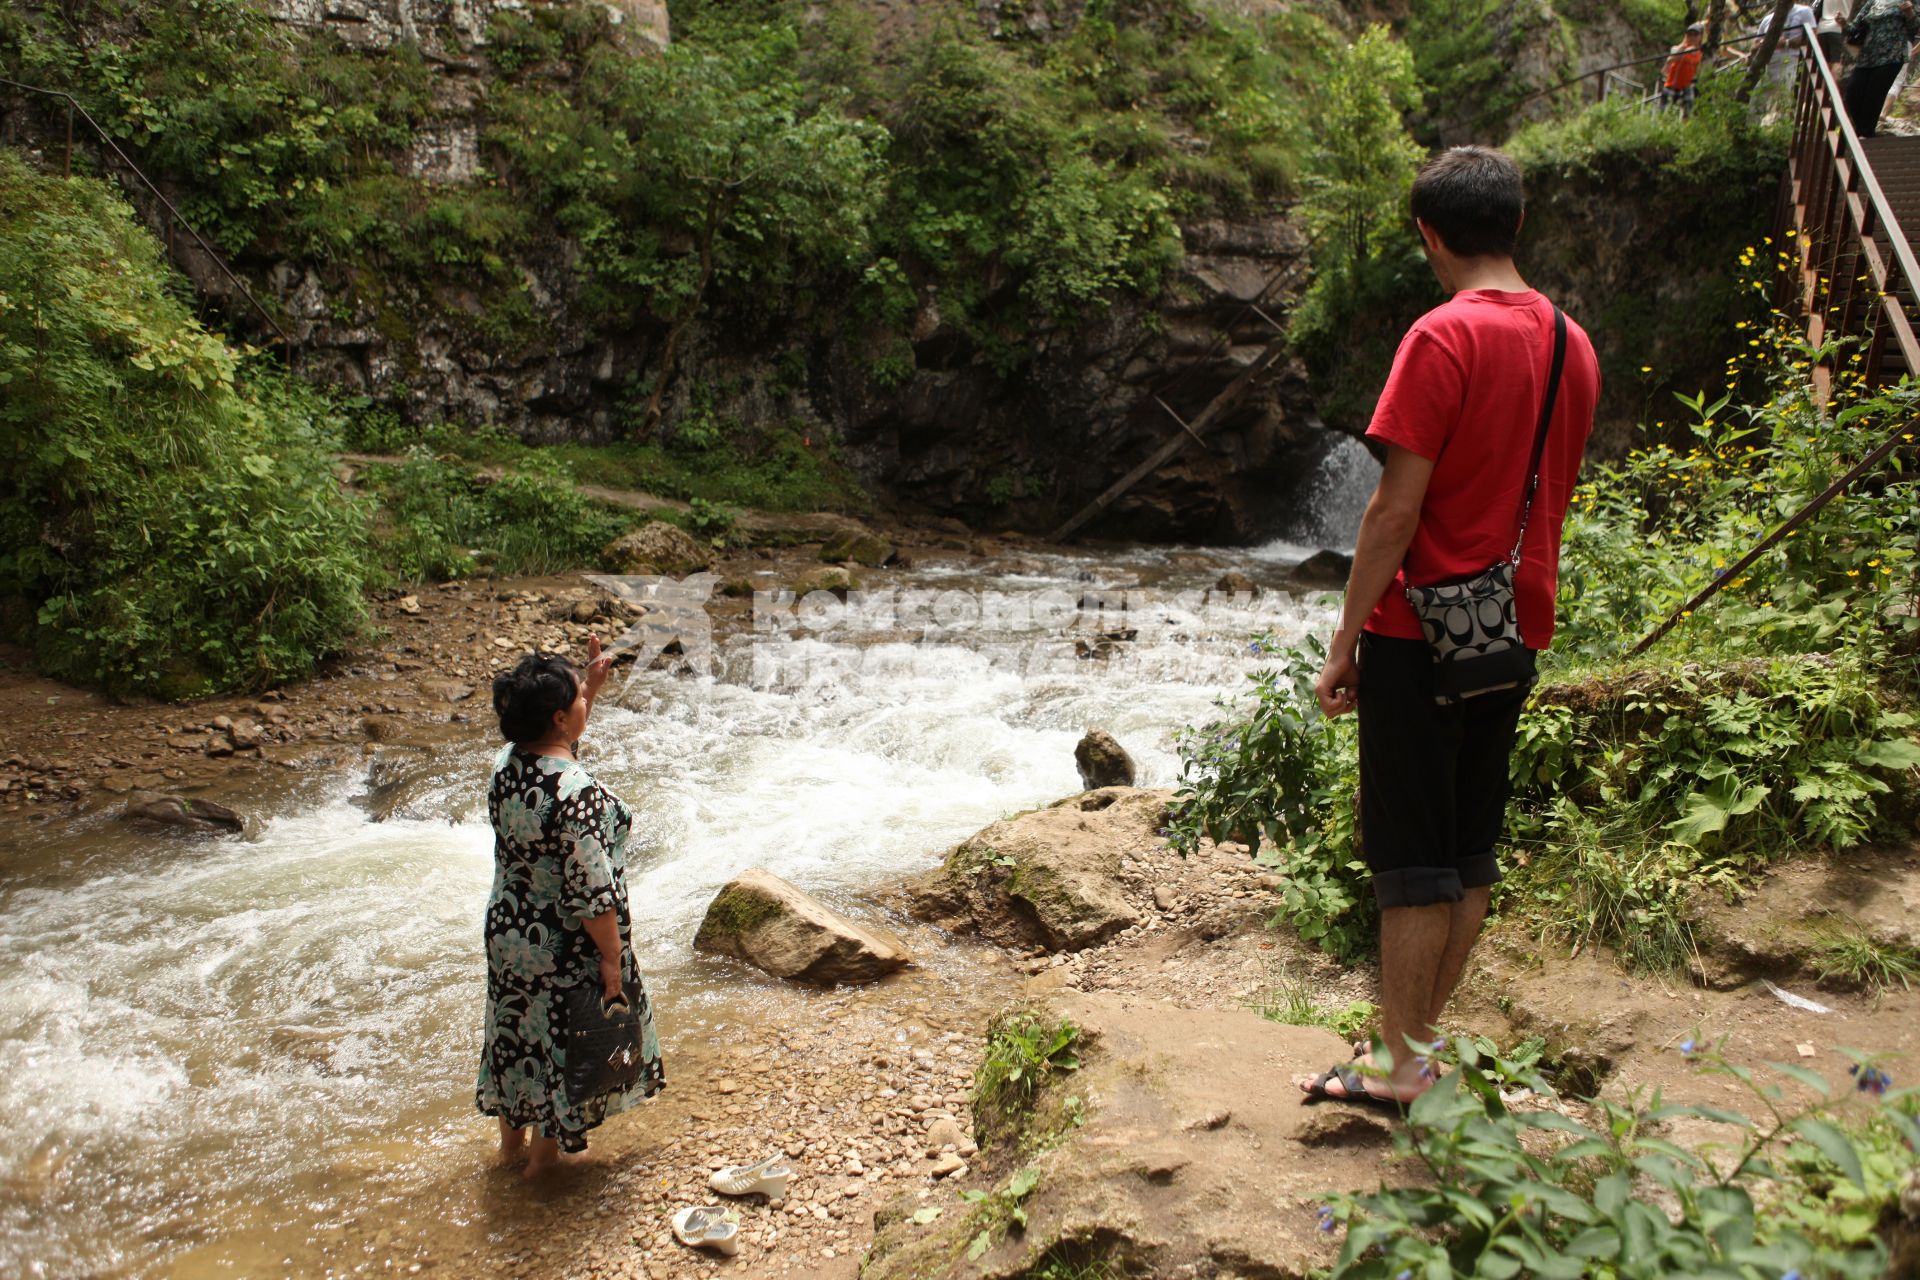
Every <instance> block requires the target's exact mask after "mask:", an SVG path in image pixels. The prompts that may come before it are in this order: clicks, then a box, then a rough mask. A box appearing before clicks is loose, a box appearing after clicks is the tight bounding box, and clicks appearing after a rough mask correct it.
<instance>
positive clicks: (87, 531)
mask: <svg viewBox="0 0 1920 1280" xmlns="http://www.w3.org/2000/svg"><path fill="white" fill-rule="evenodd" d="M169 276H170V273H169V272H168V270H167V269H166V267H165V266H164V264H163V263H162V262H161V260H160V256H159V251H158V247H157V245H156V244H155V242H154V240H153V238H152V237H151V236H149V235H148V234H146V232H145V231H144V230H142V229H140V228H139V227H137V226H136V225H135V224H134V222H133V219H132V217H131V214H130V212H129V210H128V209H127V207H126V206H125V205H124V204H122V203H121V202H120V201H119V200H118V199H117V198H116V197H115V196H113V195H112V194H110V193H109V192H108V191H107V189H106V188H105V187H103V186H102V185H101V184H100V183H98V182H95V181H92V180H88V179H80V178H75V179H71V180H62V179H58V178H51V177H45V176H42V175H40V174H38V173H36V172H35V171H33V170H32V169H30V168H28V167H27V165H26V164H25V163H24V162H23V161H21V159H20V158H19V157H18V156H17V155H15V154H14V153H12V152H11V151H5V150H0V597H6V598H8V599H10V600H11V601H12V602H13V604H12V611H13V613H14V617H13V618H12V622H13V624H14V625H13V626H12V628H11V629H12V630H14V631H15V633H16V635H17V636H18V637H19V638H28V639H31V640H33V642H34V643H35V647H36V649H37V652H38V657H39V661H40V664H41V666H42V668H43V669H44V670H46V671H49V672H52V673H54V674H57V675H61V676H65V677H67V678H70V679H75V680H79V681H82V682H86V683H102V684H106V685H108V686H109V687H112V688H118V689H126V690H138V691H143V692H154V693H161V694H164V695H167V696H186V695H189V694H193V693H199V692H207V691H211V690H213V689H216V688H258V687H261V686H264V685H267V684H270V683H273V682H275V681H279V680H285V679H289V678H293V677H297V676H301V675H305V674H307V673H308V672H310V671H311V670H312V669H313V665H314V663H315V662H316V661H317V660H318V659H319V658H320V657H321V656H323V655H324V654H326V653H328V652H330V651H332V650H334V649H336V648H337V647H338V646H339V645H340V643H341V642H342V640H343V639H344V638H345V637H346V636H347V635H348V634H349V633H350V632H352V631H353V630H354V628H355V627H357V626H358V624H359V622H360V620H361V616H362V606H361V603H360V588H361V582H362V561H361V558H360V545H361V538H362V533H363V522H362V513H361V510H360V509H359V508H358V507H357V506H355V505H354V504H353V503H351V502H348V501H345V500H344V499H343V498H342V497H341V496H340V494H339V493H338V492H337V491H336V488H335V485H334V483H333V480H332V476H331V472H330V469H329V467H328V464H327V460H326V457H325V451H326V450H327V449H328V448H329V447H330V446H331V445H332V432H333V429H334V424H333V421H332V419H331V417H330V416H329V415H328V414H327V412H326V411H325V409H324V405H323V404H322V402H321V401H320V400H319V399H318V397H317V396H316V395H315V394H314V393H312V392H310V391H308V390H306V389H305V388H303V387H301V386H300V385H299V384H297V383H296V382H294V381H293V380H291V379H289V378H287V377H285V376H284V375H281V374H278V373H276V372H275V371H273V370H272V369H271V368H270V367H268V366H266V365H264V364H262V363H259V362H255V361H251V360H248V359H246V358H244V357H243V356H241V355H239V354H236V353H235V352H234V351H233V350H232V349H230V348H229V347H228V346H227V345H226V344H225V343H224V342H222V341H221V340H220V339H219V338H217V337H215V336H214V335H212V334H209V333H208V332H207V331H206V330H205V329H203V328H202V327H201V326H200V324H199V323H198V322H197V321H196V320H195V319H194V318H193V317H192V315H191V314H190V313H189V312H188V310H187V309H186V307H185V306H184V305H182V304H181V303H180V301H179V300H178V299H177V298H176V297H175V296H174V295H173V293H172V292H171V290H170V288H169ZM23 610H30V611H31V615H30V620H29V617H28V616H23V615H22V611H23Z"/></svg>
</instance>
